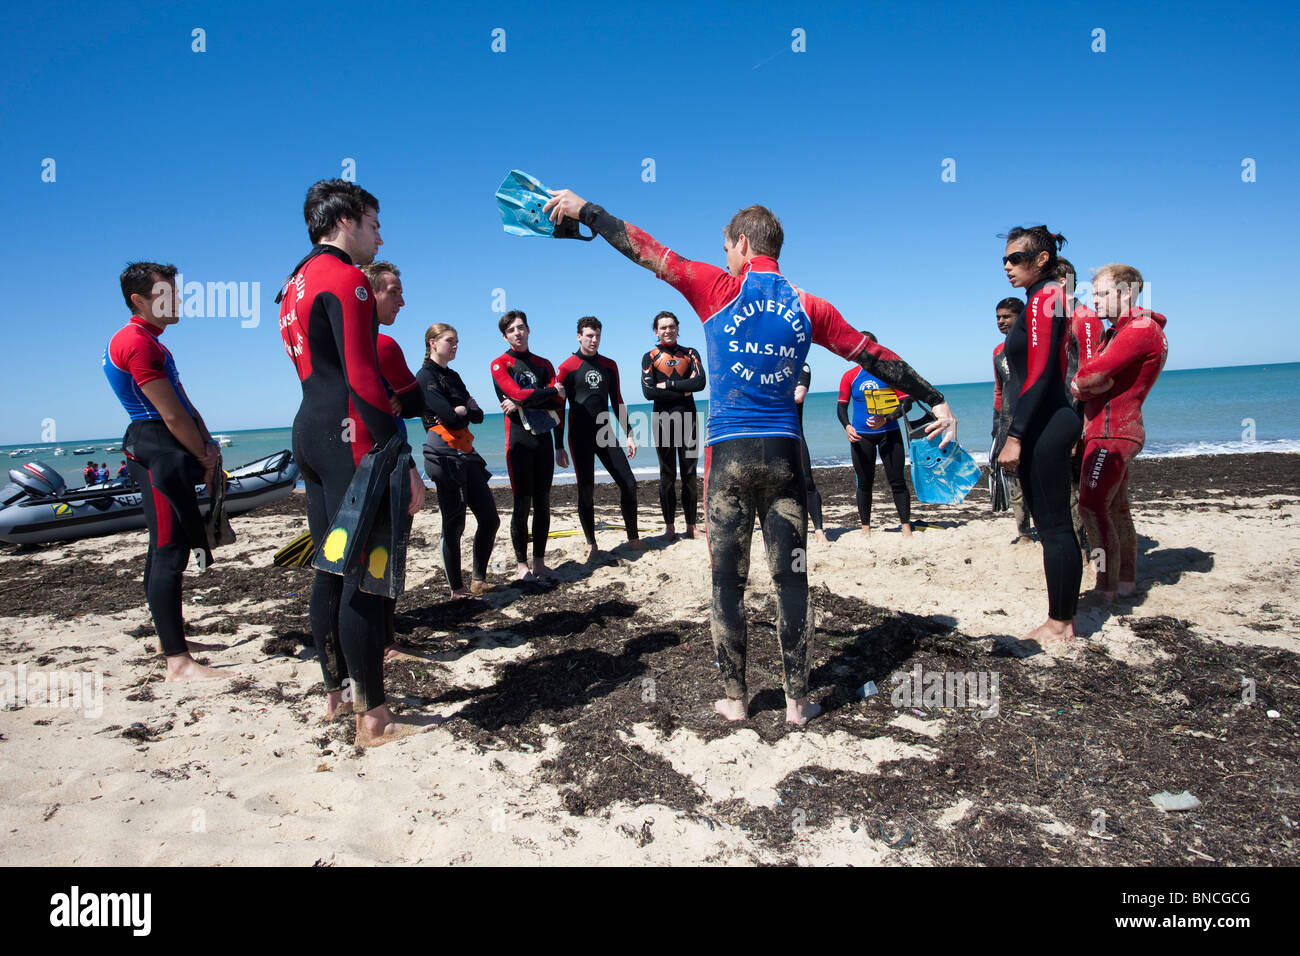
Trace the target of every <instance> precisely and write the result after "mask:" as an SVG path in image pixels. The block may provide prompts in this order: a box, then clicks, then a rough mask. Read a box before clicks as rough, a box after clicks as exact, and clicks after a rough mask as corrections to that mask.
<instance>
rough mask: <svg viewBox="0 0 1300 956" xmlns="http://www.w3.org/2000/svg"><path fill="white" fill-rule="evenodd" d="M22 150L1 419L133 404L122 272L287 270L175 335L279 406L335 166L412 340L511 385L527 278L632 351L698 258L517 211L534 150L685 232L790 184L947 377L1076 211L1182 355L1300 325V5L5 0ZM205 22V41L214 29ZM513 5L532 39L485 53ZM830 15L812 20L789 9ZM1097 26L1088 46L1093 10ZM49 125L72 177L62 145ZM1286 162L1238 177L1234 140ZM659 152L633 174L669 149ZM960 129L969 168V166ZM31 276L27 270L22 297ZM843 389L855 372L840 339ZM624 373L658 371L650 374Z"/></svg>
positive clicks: (629, 367)
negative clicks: (109, 356)
mask: <svg viewBox="0 0 1300 956" xmlns="http://www.w3.org/2000/svg"><path fill="white" fill-rule="evenodd" d="M2 16H3V21H0V25H2V26H3V35H4V40H3V43H4V67H3V70H4V81H3V98H2V104H3V106H2V108H3V120H4V122H3V127H2V128H3V134H2V138H0V173H3V176H4V181H5V183H6V184H7V185H8V188H9V189H10V193H9V195H10V197H11V199H12V200H13V201H14V202H15V203H16V206H17V208H16V210H14V211H15V212H16V215H15V216H14V217H13V218H12V219H11V223H12V224H13V225H12V229H11V235H10V236H9V239H8V241H6V243H5V246H6V258H7V260H8V262H9V268H10V276H11V282H13V281H14V278H15V277H21V279H22V280H25V281H30V282H31V283H32V289H31V290H30V292H29V293H28V294H26V295H24V294H22V293H20V292H17V290H11V293H10V300H11V302H13V303H14V306H11V313H10V320H9V322H8V323H7V327H8V337H7V342H6V348H5V353H6V355H7V359H8V361H7V368H6V369H5V371H4V374H3V382H4V386H3V393H2V394H0V398H2V399H3V407H4V409H5V415H4V416H3V419H2V420H0V442H4V443H28V442H32V443H34V442H36V441H38V440H39V439H40V427H41V425H40V423H41V420H42V419H45V418H53V419H54V420H55V422H56V423H57V426H58V438H59V440H60V441H75V440H76V439H78V438H89V437H100V436H104V437H112V436H115V435H119V434H120V433H121V432H122V430H123V429H124V427H125V424H126V418H125V415H124V414H123V412H122V411H121V408H120V406H119V405H118V404H117V402H116V401H115V400H114V398H113V396H112V394H111V392H110V391H109V389H108V386H107V383H106V382H105V379H104V377H103V373H102V371H101V369H100V359H101V355H102V352H103V348H104V345H105V343H106V341H107V339H108V338H109V336H110V335H111V334H112V333H113V332H114V331H115V330H116V329H117V328H118V327H119V326H120V325H121V324H122V322H123V321H124V320H125V318H126V309H125V308H124V305H123V303H122V300H121V296H120V292H119V288H118V278H117V277H118V273H119V272H120V270H121V268H122V266H123V265H124V264H125V263H126V262H127V261H128V260H131V259H136V258H142V259H155V260H161V261H165V262H174V263H176V264H177V265H178V266H180V267H181V269H182V270H183V272H184V274H185V277H186V279H187V280H190V281H193V280H198V281H202V282H207V281H222V282H249V283H251V282H255V281H256V282H260V283H261V298H260V319H261V321H260V325H259V326H258V327H256V328H243V327H241V323H240V320H239V319H238V318H216V317H209V318H189V319H186V320H183V321H182V322H181V324H179V325H178V326H175V327H173V328H171V329H169V330H168V331H167V333H166V336H165V337H164V340H163V341H164V342H165V344H167V345H168V346H169V347H170V348H171V349H172V351H173V353H174V354H175V355H176V357H177V362H178V364H179V367H180V371H181V377H182V380H183V381H184V382H185V385H186V388H187V390H188V392H189V394H190V396H191V397H192V398H193V399H194V400H195V402H196V404H197V405H198V407H199V408H200V410H201V411H202V412H203V413H204V416H205V417H206V418H207V421H208V423H209V425H210V426H211V427H212V428H213V429H214V430H217V431H223V430H232V429H238V428H256V427H272V426H284V425H288V424H289V423H290V422H291V421H292V418H293V415H294V412H295V410H296V409H297V406H298V403H299V399H300V394H301V393H300V390H299V386H298V382H297V379H296V377H295V376H294V374H293V371H292V369H291V366H290V364H289V361H288V359H287V358H286V356H285V354H284V351H283V348H282V346H281V344H280V338H279V331H278V328H277V317H278V309H277V307H276V306H275V305H274V304H273V299H274V298H275V295H276V292H277V291H278V286H279V284H280V282H282V281H283V279H284V277H285V275H286V273H287V272H288V270H289V269H290V268H291V267H292V266H293V265H294V263H295V262H297V260H298V259H299V258H300V257H301V255H302V254H303V253H304V252H305V251H306V249H307V247H308V242H307V237H306V230H305V228H304V226H303V222H302V214H301V209H302V199H303V195H304V193H305V191H306V189H307V187H308V185H310V184H311V183H312V182H313V181H314V180H316V179H319V178H324V177H331V176H336V175H339V174H340V172H341V171H342V168H343V167H342V163H343V160H344V159H345V158H346V157H351V158H352V159H354V160H355V162H356V178H357V182H359V183H360V184H361V185H363V186H365V187H366V188H367V189H369V190H370V191H371V192H373V193H374V194H375V195H376V196H377V197H379V200H380V204H381V209H380V221H381V223H382V227H383V228H382V235H383V237H384V240H385V245H384V247H383V249H382V250H381V254H382V255H384V256H386V257H387V258H390V259H392V260H393V261H394V262H396V263H397V264H398V266H399V267H400V268H401V269H402V274H403V281H404V284H405V287H406V301H407V306H406V308H405V310H403V312H402V314H401V316H400V317H399V319H398V325H397V326H396V335H397V338H398V340H399V341H400V342H401V343H402V345H403V346H404V348H405V350H406V354H407V358H408V361H409V363H410V364H411V365H412V367H413V368H414V367H418V365H419V363H420V361H421V357H422V356H421V347H422V332H423V330H424V328H425V327H426V326H427V325H428V324H429V323H431V322H434V321H447V322H451V323H452V324H454V325H456V326H457V327H458V328H459V331H460V337H461V351H460V357H459V359H458V361H457V367H458V368H459V369H460V371H461V374H462V375H463V376H464V377H465V380H466V382H467V383H468V385H469V387H470V390H471V392H473V393H474V394H475V395H476V397H477V398H478V399H479V401H480V402H482V403H483V404H484V405H487V404H489V403H490V402H491V400H492V397H493V396H492V390H491V386H490V383H489V379H488V372H487V368H488V363H489V360H490V359H491V358H492V357H493V356H495V355H497V354H499V353H500V352H501V351H502V350H503V348H504V343H503V342H502V340H501V338H500V336H499V334H498V333H497V330H496V320H497V318H498V316H497V314H495V313H493V312H492V292H493V289H495V288H502V289H504V290H505V292H506V303H507V306H508V307H510V308H522V309H524V310H526V311H527V313H528V315H529V318H530V323H531V325H532V328H533V346H534V351H536V352H537V353H539V354H541V355H544V356H546V357H547V358H550V359H551V360H552V361H554V362H555V363H556V364H558V363H559V361H560V360H561V359H562V358H563V357H564V356H565V355H567V354H568V353H569V352H571V351H572V350H573V348H574V347H575V344H574V336H573V328H574V323H575V321H576V319H577V318H578V317H579V316H581V315H584V314H588V313H591V314H594V315H597V316H599V317H600V318H601V319H602V321H603V322H604V323H605V344H604V346H603V349H602V350H603V351H604V352H605V353H606V354H607V355H609V356H610V357H612V358H614V359H615V360H616V361H618V362H619V363H620V365H621V366H622V368H623V370H624V378H625V380H628V381H630V382H631V383H634V382H635V373H634V366H635V364H636V363H637V362H638V361H639V359H640V356H641V355H642V353H644V352H645V351H646V349H647V348H648V347H649V346H650V345H651V344H652V337H651V335H650V332H649V324H650V317H651V316H652V315H653V314H654V313H655V312H656V311H658V310H659V309H663V308H668V309H672V310H674V311H676V312H678V314H679V315H680V316H682V318H683V320H684V321H683V324H682V327H683V333H684V334H683V336H682V339H683V342H684V343H686V344H690V345H695V346H697V347H700V348H701V350H703V349H702V347H703V339H702V336H701V335H700V333H699V330H698V329H694V330H692V326H691V323H689V322H687V321H685V319H687V318H688V312H689V310H688V309H687V306H686V304H685V302H684V300H682V299H681V298H680V296H678V295H677V293H676V292H674V291H673V290H672V289H671V288H670V287H669V286H667V285H666V284H664V283H662V282H660V281H659V280H657V279H655V278H654V277H653V276H652V275H651V274H650V273H648V272H646V271H644V270H641V269H638V268H636V267H634V266H632V265H631V264H630V263H629V262H627V261H626V260H625V259H623V258H622V257H621V256H619V255H618V254H617V253H615V252H614V251H613V250H612V249H610V248H609V247H608V246H607V245H606V244H605V243H604V242H603V241H600V240H597V241H596V242H593V243H590V244H587V243H570V242H559V241H552V240H531V239H519V238H513V237H509V236H507V235H505V234H504V233H503V232H502V230H501V226H500V222H499V219H498V217H497V214H496V208H495V205H494V202H493V192H494V191H495V188H496V186H497V184H498V183H499V182H500V180H501V178H502V177H503V176H504V175H505V173H506V172H507V171H508V170H510V169H511V168H512V167H518V168H521V169H524V170H527V171H528V172H531V173H533V174H534V175H536V176H538V177H539V178H541V179H542V180H543V181H544V182H545V183H547V184H548V185H550V186H551V187H552V188H558V187H561V186H568V187H571V188H574V189H576V190H577V191H578V192H580V193H581V194H582V195H584V196H585V197H586V198H588V199H591V200H595V201H597V202H600V203H602V204H603V205H605V206H606V207H607V208H608V209H609V210H610V211H612V212H613V213H615V214H616V215H619V216H622V217H623V218H625V219H627V220H628V221H629V222H633V223H636V224H637V225H639V226H641V227H643V228H645V229H647V230H648V231H650V232H651V233H652V234H654V235H655V236H657V237H658V238H660V239H661V240H663V241H664V242H665V243H667V244H669V245H670V246H672V247H673V248H674V249H675V250H677V251H678V252H680V253H681V254H683V255H686V256H689V257H691V258H698V259H707V260H710V261H713V262H719V263H720V262H721V261H722V239H721V231H720V230H721V226H722V225H723V224H725V223H726V221H727V220H728V219H729V218H730V216H731V215H732V214H733V213H734V212H735V211H736V210H737V209H738V208H740V207H742V206H744V205H748V204H750V203H753V202H761V203H763V204H765V205H768V206H770V207H771V208H772V209H773V210H774V211H775V212H776V213H777V214H778V215H779V216H780V217H781V219H782V222H783V223H784V226H785V230H786V244H785V251H784V253H783V255H782V257H781V266H782V269H783V271H784V272H785V273H786V274H787V275H789V276H790V277H791V278H792V279H793V280H794V281H795V282H796V283H797V284H798V285H800V286H802V287H803V288H806V289H808V290H810V291H812V292H814V293H816V294H818V295H821V296H824V297H826V298H828V299H830V300H831V301H832V302H833V303H835V304H836V305H837V306H838V307H839V309H840V310H841V312H843V313H844V315H845V316H846V317H847V318H848V319H849V321H850V322H852V323H854V324H855V325H859V326H863V327H867V328H870V329H872V330H873V331H875V332H876V333H877V334H878V335H879V337H880V339H881V341H882V342H883V343H885V344H886V345H889V346H890V347H892V348H894V349H895V350H896V351H898V352H899V353H901V354H902V355H903V356H904V357H905V358H907V359H908V360H909V361H910V362H912V364H913V365H915V366H916V367H917V368H918V370H920V371H921V372H922V374H924V375H926V376H927V377H929V378H930V379H931V380H933V381H934V382H936V383H956V382H968V381H982V380H988V379H990V378H991V371H990V366H989V356H990V352H991V350H992V347H993V345H994V344H995V342H996V340H997V333H996V329H995V328H994V324H993V306H994V304H995V303H996V302H997V300H998V299H1000V298H1001V297H1003V296H1005V295H1009V294H1012V292H1013V290H1011V289H1010V288H1009V287H1008V286H1007V284H1006V281H1005V279H1004V278H1003V276H1002V271H1001V264H1000V261H999V260H1000V256H1001V253H1002V241H1001V240H999V239H998V238H996V235H997V233H999V232H1004V231H1005V230H1006V229H1007V228H1008V227H1009V226H1012V225H1017V224H1025V225H1030V224H1036V223H1039V222H1046V223H1048V224H1049V225H1050V226H1051V227H1052V228H1053V229H1054V230H1056V231H1058V232H1063V233H1064V234H1065V235H1066V236H1067V237H1068V238H1069V240H1070V241H1069V245H1068V246H1067V247H1066V249H1065V254H1066V255H1067V256H1069V257H1070V258H1071V259H1072V260H1073V261H1074V262H1075V264H1076V265H1077V266H1078V267H1079V268H1080V272H1081V274H1082V275H1083V276H1085V277H1086V276H1087V275H1088V272H1087V270H1088V269H1089V268H1090V267H1094V266H1097V265H1100V264H1102V263H1105V262H1110V261H1123V262H1129V263H1131V264H1133V265H1136V266H1137V267H1138V268H1140V269H1141V270H1142V272H1143V273H1144V274H1145V275H1146V277H1147V278H1148V280H1149V282H1150V284H1151V289H1152V297H1153V299H1152V305H1153V306H1154V307H1155V308H1156V309H1157V310H1158V311H1161V312H1164V313H1165V314H1167V315H1168V316H1169V327H1168V333H1169V338H1170V360H1169V367H1170V368H1195V367H1203V366H1212V365H1241V364H1253V363H1265V362H1283V361H1295V360H1297V359H1300V332H1298V331H1297V305H1296V296H1295V294H1294V290H1293V289H1290V288H1288V287H1287V283H1288V282H1289V281H1290V280H1287V279H1286V276H1287V275H1292V276H1294V275H1295V273H1296V269H1295V260H1294V256H1295V249H1296V242H1295V235H1296V229H1297V226H1296V224H1297V222H1298V221H1300V202H1298V201H1297V200H1298V199H1300V134H1298V133H1297V124H1296V117H1297V115H1300V103H1298V102H1297V100H1298V99H1300V97H1298V96H1297V91H1300V82H1297V80H1298V77H1297V72H1298V71H1297V67H1296V60H1295V51H1296V49H1297V48H1300V27H1298V23H1300V18H1298V17H1297V14H1296V12H1295V7H1294V5H1292V4H1285V5H1284V4H1276V5H1254V6H1245V7H1243V6H1229V5H1216V6H1210V5H1206V4H1175V3H1170V4H1157V5H1149V6H1147V7H1146V8H1144V9H1143V10H1132V9H1129V8H1128V5H1127V4H1119V3H1088V4H1054V5H1046V4H1041V3H1010V2H1009V3H1000V4H972V5H934V6H914V5H909V4H893V5H890V7H889V8H888V9H887V10H884V11H881V10H875V9H870V8H869V7H867V5H863V4H852V5H848V4H845V5H843V6H842V7H841V8H838V9H837V8H835V7H828V6H827V5H825V4H798V3H795V4H791V3H780V4H777V3H754V4H745V5H740V4H737V5H734V6H730V7H728V6H723V5H708V6H703V5H696V4H671V3H664V4H627V5H617V6H616V5H611V4H604V3H601V4H595V3H593V4H582V5H571V6H555V5H552V4H545V5H539V4H513V3H511V4H505V3H503V4H464V5H448V4H441V3H440V4H423V3H394V4H375V5H371V6H367V5H361V4H331V3H314V4H265V3H264V4H248V3H223V4H210V3H167V4H135V5H122V4H112V3H109V4H104V5H90V6H82V5H75V6H74V5H66V4H57V3H56V4H40V5H37V6H32V5H26V6H22V5H15V6H12V7H7V8H6V12H5V13H4V14H3V15H2ZM195 28H202V29H203V30H205V31H206V48H207V49H206V52H203V53H196V52H193V51H192V49H191V46H192V42H193V41H192V38H191V31H192V30H193V29H195ZM495 28H502V29H504V30H505V37H506V52H504V53H493V52H492V50H491V44H492V31H493V30H494V29H495ZM796 28H801V29H802V30H804V31H805V32H806V52H802V53H796V52H793V51H792V49H791V44H792V37H791V31H792V30H794V29H796ZM1095 28H1102V29H1104V30H1105V31H1106V37H1105V39H1106V52H1104V53H1094V52H1092V49H1091V46H1092V44H1093V37H1092V31H1093V30H1094V29H1095ZM47 157H49V158H52V159H54V160H55V163H56V166H55V175H56V179H55V181H54V182H52V183H51V182H43V181H42V179H41V174H42V161H43V160H44V159H45V158H47ZM1246 157H1250V158H1252V159H1254V160H1255V161H1256V164H1257V181H1256V182H1253V183H1243V182H1242V178H1241V171H1242V170H1241V163H1242V160H1243V159H1244V158H1246ZM645 158H651V159H653V160H654V162H655V173H656V180H655V181H654V182H644V181H643V180H642V160H643V159H645ZM945 158H952V159H955V160H956V172H957V179H956V182H951V183H948V182H942V181H941V178H940V174H941V171H942V170H941V163H942V161H943V160H944V159H945ZM19 303H21V304H19ZM811 361H812V364H813V369H814V386H813V387H814V390H818V391H820V390H828V389H832V388H833V387H834V386H835V383H836V382H837V380H838V376H839V374H840V372H841V371H842V369H843V365H842V363H841V362H840V361H839V360H838V359H836V358H835V357H834V356H832V355H830V353H827V352H823V351H821V350H820V349H814V352H813V355H812V357H811ZM631 397H632V396H629V398H631Z"/></svg>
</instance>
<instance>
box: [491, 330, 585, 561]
mask: <svg viewBox="0 0 1300 956" xmlns="http://www.w3.org/2000/svg"><path fill="white" fill-rule="evenodd" d="M497 326H498V327H499V328H500V329H501V337H502V338H503V339H505V340H506V344H507V345H508V346H509V348H507V349H506V350H505V352H503V353H502V354H501V355H499V356H497V357H496V358H495V359H493V360H492V367H491V372H492V384H493V386H494V387H495V388H496V393H497V398H498V399H499V400H500V402H501V411H503V412H505V416H506V417H505V426H506V470H507V471H508V472H509V473H510V490H511V491H512V492H513V493H514V496H515V508H514V513H513V514H512V515H511V516H510V542H511V544H513V545H514V549H515V562H516V570H517V573H518V575H519V580H521V581H541V580H546V579H549V578H550V577H551V569H550V568H548V567H547V566H546V542H547V536H548V535H549V534H550V532H551V482H552V481H553V480H554V478H555V463H556V462H557V461H558V462H559V464H560V467H561V468H568V467H569V456H568V454H567V453H565V451H564V443H563V433H562V429H561V430H557V426H559V425H561V424H562V422H563V415H564V386H563V385H561V384H560V383H559V382H558V381H557V380H556V378H555V368H554V366H552V365H551V363H550V362H548V361H547V360H546V359H544V358H542V357H541V356H540V355H534V354H533V353H532V352H530V351H528V336H529V334H530V333H529V329H528V316H526V315H524V313H523V312H521V311H519V310H518V309H513V310H511V311H510V312H507V313H506V314H505V315H503V316H502V317H501V321H500V322H498V323H497ZM552 442H553V443H554V449H552ZM530 510H531V511H532V513H533V563H532V567H531V568H530V567H529V565H528V513H529V511H530Z"/></svg>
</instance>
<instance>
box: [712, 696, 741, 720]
mask: <svg viewBox="0 0 1300 956" xmlns="http://www.w3.org/2000/svg"><path fill="white" fill-rule="evenodd" d="M713 709H714V710H716V711H717V712H718V713H719V714H721V715H722V716H723V717H726V718H727V720H744V719H745V717H746V716H747V715H746V713H745V710H746V708H745V702H744V701H743V700H732V699H731V698H730V697H724V698H722V699H721V700H715V701H714V702H713Z"/></svg>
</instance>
